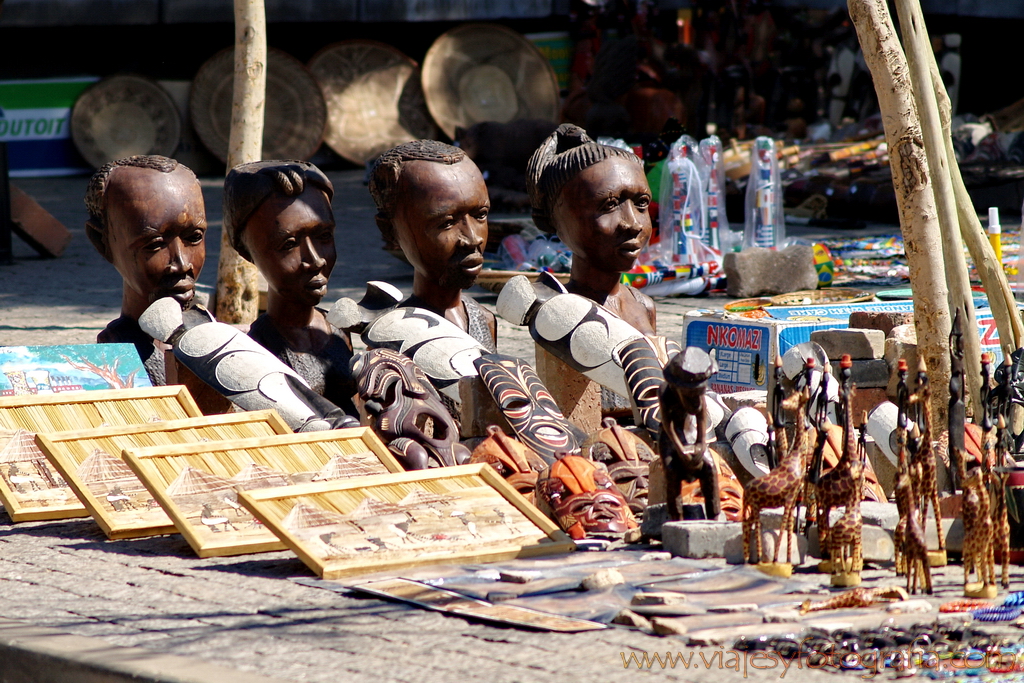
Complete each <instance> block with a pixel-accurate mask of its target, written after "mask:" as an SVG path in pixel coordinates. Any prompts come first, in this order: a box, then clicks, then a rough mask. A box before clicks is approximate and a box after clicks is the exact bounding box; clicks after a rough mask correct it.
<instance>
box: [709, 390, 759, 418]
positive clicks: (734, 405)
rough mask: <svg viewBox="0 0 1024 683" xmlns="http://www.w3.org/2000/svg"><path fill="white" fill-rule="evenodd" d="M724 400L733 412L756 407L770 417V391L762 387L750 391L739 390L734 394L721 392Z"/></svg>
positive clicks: (720, 395)
mask: <svg viewBox="0 0 1024 683" xmlns="http://www.w3.org/2000/svg"><path fill="white" fill-rule="evenodd" d="M719 397H720V398H721V399H722V402H723V403H724V404H725V406H726V407H727V408H728V409H729V410H731V411H732V412H734V413H735V412H736V411H737V410H739V409H740V408H748V407H749V408H754V409H756V410H759V411H761V413H763V414H764V416H765V417H766V418H767V417H768V392H767V391H764V390H762V389H751V390H750V391H737V392H735V393H732V394H719Z"/></svg>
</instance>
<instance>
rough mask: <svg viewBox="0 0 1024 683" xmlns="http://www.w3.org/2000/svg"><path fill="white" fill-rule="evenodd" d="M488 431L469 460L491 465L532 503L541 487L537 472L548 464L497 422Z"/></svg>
mask: <svg viewBox="0 0 1024 683" xmlns="http://www.w3.org/2000/svg"><path fill="white" fill-rule="evenodd" d="M487 434H488V436H487V438H486V439H484V440H483V441H481V442H480V444H479V445H478V446H477V447H476V448H475V449H474V450H473V455H472V457H470V459H469V462H470V464H476V463H481V462H484V463H487V464H489V465H490V466H491V467H493V468H494V469H495V470H497V471H498V474H500V475H501V476H502V477H503V478H504V479H505V481H507V482H508V483H509V484H511V485H512V487H513V488H515V490H516V491H519V493H521V494H522V495H523V497H524V498H526V500H528V501H530V502H531V503H532V502H533V501H534V490H535V489H536V488H537V473H538V472H541V471H543V470H544V469H545V468H546V467H547V466H548V464H547V463H546V462H544V460H543V459H542V458H541V457H540V456H539V455H537V454H536V453H534V452H533V451H531V450H530V449H529V448H527V447H526V446H524V445H523V444H522V442H520V441H517V440H516V439H513V438H512V437H510V436H507V435H506V434H505V433H504V432H503V431H501V428H500V427H498V426H496V425H491V426H490V427H488V428H487Z"/></svg>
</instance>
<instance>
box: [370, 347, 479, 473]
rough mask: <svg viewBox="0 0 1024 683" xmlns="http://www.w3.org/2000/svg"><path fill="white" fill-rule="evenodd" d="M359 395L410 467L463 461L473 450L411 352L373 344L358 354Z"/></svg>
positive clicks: (376, 426) (377, 426) (390, 444)
mask: <svg viewBox="0 0 1024 683" xmlns="http://www.w3.org/2000/svg"><path fill="white" fill-rule="evenodd" d="M352 375H353V376H354V377H355V378H356V384H357V386H358V388H359V397H360V398H361V399H363V401H364V403H365V407H366V413H367V414H368V415H369V416H370V419H371V420H372V423H373V427H374V430H375V431H376V432H377V433H378V434H379V435H380V437H381V439H383V441H384V443H386V444H387V445H388V447H389V448H390V449H391V450H392V452H394V453H395V456H396V457H397V458H398V460H399V462H401V463H402V465H403V466H404V467H405V468H406V469H407V470H422V469H426V468H427V467H446V466H449V465H462V464H464V463H466V462H468V461H469V456H470V453H469V449H468V448H466V447H465V446H463V445H462V444H461V443H459V440H458V439H459V426H458V425H457V424H456V422H455V420H454V419H452V417H451V415H449V414H448V411H447V410H446V409H445V407H444V404H443V403H442V402H441V397H440V396H438V394H437V390H436V389H434V387H433V386H432V385H431V384H430V381H429V380H428V379H427V377H426V375H424V374H423V371H422V370H420V369H419V368H418V367H416V364H415V363H413V362H412V360H410V359H409V358H408V357H406V356H403V355H402V354H400V353H398V352H397V351H392V350H390V349H372V350H370V351H367V352H366V353H363V354H360V355H358V356H356V357H355V358H353V359H352Z"/></svg>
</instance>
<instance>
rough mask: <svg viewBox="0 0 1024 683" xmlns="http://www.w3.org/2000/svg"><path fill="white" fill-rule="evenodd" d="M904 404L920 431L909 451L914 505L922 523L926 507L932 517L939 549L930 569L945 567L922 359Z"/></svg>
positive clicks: (930, 554)
mask: <svg viewBox="0 0 1024 683" xmlns="http://www.w3.org/2000/svg"><path fill="white" fill-rule="evenodd" d="M907 403H908V404H909V405H911V406H913V407H914V408H915V411H914V412H915V419H914V422H915V423H916V425H917V426H918V428H919V429H920V431H921V436H920V438H919V439H916V440H915V447H914V448H912V449H910V481H911V482H912V484H913V487H914V499H915V500H914V502H915V503H917V506H918V508H919V509H920V510H921V519H923V520H927V519H928V504H929V503H931V506H932V511H933V512H934V513H935V535H936V538H938V539H939V549H938V550H937V551H935V552H932V551H928V560H929V562H930V563H931V566H932V567H945V566H946V539H945V535H944V534H943V533H942V513H941V512H939V489H938V484H937V483H936V478H935V451H934V450H932V408H931V386H930V385H929V383H928V368H927V366H926V365H925V362H924V357H921V360H920V363H919V365H918V368H917V388H916V390H915V391H914V393H913V394H911V395H910V396H909V397H908V399H907Z"/></svg>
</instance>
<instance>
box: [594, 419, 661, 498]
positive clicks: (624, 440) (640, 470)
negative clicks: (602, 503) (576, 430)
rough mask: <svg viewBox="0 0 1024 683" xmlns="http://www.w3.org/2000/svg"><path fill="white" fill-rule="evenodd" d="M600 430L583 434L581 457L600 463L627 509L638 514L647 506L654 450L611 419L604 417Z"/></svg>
mask: <svg viewBox="0 0 1024 683" xmlns="http://www.w3.org/2000/svg"><path fill="white" fill-rule="evenodd" d="M602 424H603V425H604V429H601V430H598V431H597V432H595V433H594V434H591V435H590V436H589V437H587V440H586V442H584V444H583V457H586V458H590V459H591V460H593V461H594V462H598V463H601V464H602V465H604V466H605V467H606V468H607V470H608V476H610V477H611V478H612V481H614V482H615V486H617V487H618V489H619V491H620V492H621V493H622V495H623V496H625V497H626V502H627V503H629V509H630V510H631V511H632V512H633V514H635V515H639V514H641V513H642V512H643V511H644V508H646V507H647V497H648V493H649V491H648V488H649V485H648V479H649V477H650V467H651V460H653V459H654V451H652V450H651V449H650V447H649V446H648V445H647V444H646V443H644V441H643V439H640V438H639V437H637V436H636V435H635V434H633V433H632V432H630V431H629V430H627V429H625V428H623V427H620V426H619V424H618V423H617V422H616V421H615V420H614V418H610V417H606V418H605V419H604V421H603V423H602Z"/></svg>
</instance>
